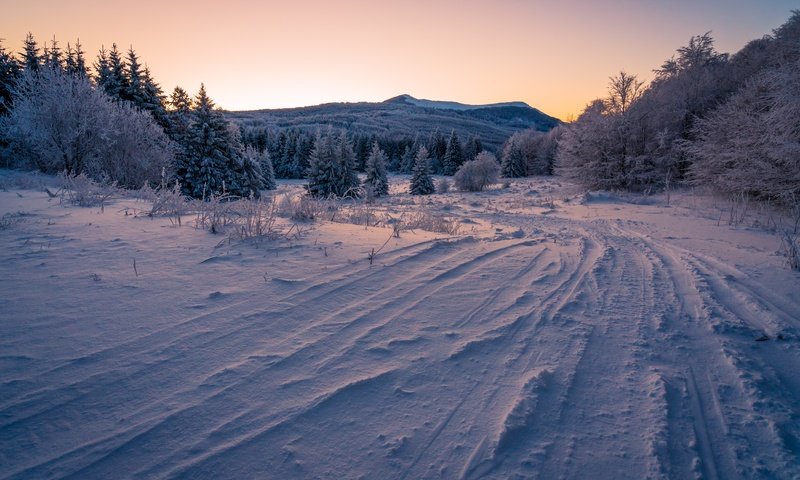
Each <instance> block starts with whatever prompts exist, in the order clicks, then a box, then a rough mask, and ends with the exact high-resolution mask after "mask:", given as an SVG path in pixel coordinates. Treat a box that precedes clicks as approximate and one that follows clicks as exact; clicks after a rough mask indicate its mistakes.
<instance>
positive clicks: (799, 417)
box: [0, 177, 800, 479]
mask: <svg viewBox="0 0 800 480" xmlns="http://www.w3.org/2000/svg"><path fill="white" fill-rule="evenodd" d="M404 180H405V179H403V178H401V177H398V178H395V179H394V183H395V184H394V185H393V190H394V191H400V190H402V189H403V188H404V186H403V184H402V182H403V181H404ZM23 186H25V185H23ZM7 188H8V190H7V191H0V216H3V215H5V214H8V215H5V216H3V222H2V223H1V224H0V225H1V226H0V278H2V283H0V478H2V479H10V478H78V479H87V478H103V479H105V478H213V479H218V478H230V479H239V478H276V479H285V478H331V479H334V478H335V479H339V478H383V479H419V478H466V479H472V478H498V479H501V478H502V479H505V478H541V479H555V478H634V479H639V478H680V479H683V478H708V479H729V478H798V477H799V476H800V368H798V367H800V293H798V292H799V290H798V286H800V275H799V274H798V273H797V272H792V271H790V270H788V269H787V268H786V267H785V266H784V260H785V259H784V258H782V257H781V256H779V255H777V254H776V251H777V250H778V248H779V241H778V239H777V237H776V236H775V235H773V234H770V233H768V232H765V231H763V230H762V229H759V228H753V227H752V226H751V225H752V224H753V223H754V222H756V221H759V222H761V223H762V224H763V223H766V222H767V216H768V213H766V212H763V211H756V210H754V211H752V212H751V214H750V216H749V217H748V219H747V221H746V222H745V223H743V224H741V225H739V226H736V227H734V226H730V225H728V224H727V222H726V221H725V219H727V213H726V212H727V209H728V208H729V206H728V205H726V204H724V202H721V201H717V200H714V199H712V198H710V197H705V196H699V195H693V194H691V193H690V192H683V193H682V194H674V195H673V196H672V199H671V202H670V205H669V206H667V205H666V201H665V199H664V198H663V197H655V198H649V199H641V198H639V199H637V198H633V200H635V201H634V202H632V201H631V199H628V200H625V199H623V198H619V197H616V196H613V195H592V196H589V197H587V196H584V195H582V194H581V193H580V192H579V191H578V190H577V189H576V188H575V187H571V186H568V185H560V184H559V183H558V181H555V180H552V179H526V180H523V181H518V182H513V184H512V185H511V186H510V188H507V189H498V190H493V191H489V192H484V193H480V194H462V193H451V194H447V195H435V196H432V197H430V198H425V199H414V198H411V197H409V196H407V195H404V194H398V195H396V196H393V197H391V198H390V199H389V200H387V201H384V202H383V203H380V204H379V206H378V208H380V209H386V210H388V211H389V212H390V213H393V214H399V212H400V211H402V210H409V209H418V208H421V206H420V205H418V204H419V203H421V204H422V206H424V207H425V208H428V209H430V210H432V211H434V212H438V213H443V214H447V215H452V216H455V217H458V218H460V219H461V220H462V222H463V223H462V229H461V230H462V232H463V234H461V235H456V236H452V235H444V234H436V233H427V232H423V231H421V230H416V231H413V232H412V231H402V232H401V235H400V238H399V239H398V238H391V240H389V242H388V243H387V245H386V247H385V248H384V249H383V250H382V251H380V253H379V254H378V255H376V257H375V260H374V262H373V264H372V265H370V262H369V261H368V260H367V254H368V252H370V251H371V249H373V248H375V249H376V250H377V249H378V248H379V247H380V246H381V245H382V244H384V242H386V241H387V239H389V238H390V237H391V230H390V229H387V228H373V227H363V226H357V225H346V224H339V223H326V222H317V223H314V224H308V225H304V226H302V232H303V233H302V235H294V236H287V237H284V238H281V239H278V240H273V241H269V242H261V243H258V244H254V243H252V242H245V243H241V242H239V243H237V242H228V241H226V240H225V238H224V237H221V236H220V235H212V234H210V233H208V232H205V231H202V230H197V229H194V228H192V227H191V226H190V224H191V219H192V217H191V216H190V217H186V218H185V219H184V221H183V222H182V224H183V226H182V227H178V226H175V225H173V222H171V221H170V220H169V219H168V218H148V217H141V216H135V215H132V213H134V212H135V211H137V210H142V209H145V208H147V205H145V204H144V203H142V202H141V201H137V200H132V199H117V200H114V201H113V202H112V203H111V204H110V205H107V206H106V207H105V208H104V209H103V211H100V209H98V208H79V207H63V206H59V204H58V201H57V200H51V199H49V198H48V196H47V195H46V194H45V193H42V192H41V191H40V190H41V189H39V188H33V186H31V188H30V189H19V188H18V187H15V186H14V185H11V186H10V187H9V186H8V185H7ZM283 188H284V189H291V188H297V186H296V185H294V186H292V185H289V186H284V187H283ZM645 200H646V201H645ZM723 215H725V219H722V220H721V218H723ZM134 262H135V268H134ZM767 337H768V339H767V340H764V341H756V339H764V338H767Z"/></svg>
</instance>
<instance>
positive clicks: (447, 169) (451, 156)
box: [442, 130, 464, 175]
mask: <svg viewBox="0 0 800 480" xmlns="http://www.w3.org/2000/svg"><path fill="white" fill-rule="evenodd" d="M463 164H464V153H463V150H462V149H461V142H460V141H459V140H458V135H456V131H455V130H453V133H451V134H450V141H448V142H447V150H446V151H445V154H444V158H442V174H443V175H455V173H456V172H457V171H458V169H459V168H461V165H463Z"/></svg>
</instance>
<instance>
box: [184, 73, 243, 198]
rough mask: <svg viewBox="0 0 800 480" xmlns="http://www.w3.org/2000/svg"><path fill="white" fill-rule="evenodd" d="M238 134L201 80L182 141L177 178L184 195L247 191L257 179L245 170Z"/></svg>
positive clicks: (237, 194)
mask: <svg viewBox="0 0 800 480" xmlns="http://www.w3.org/2000/svg"><path fill="white" fill-rule="evenodd" d="M238 134H239V133H238V130H236V129H235V128H233V127H232V126H231V125H229V124H228V122H227V121H226V120H225V117H223V115H222V112H220V111H219V110H217V109H216V107H215V105H214V102H213V101H212V100H211V98H210V97H209V96H208V94H207V93H206V89H205V85H202V84H201V85H200V91H199V92H198V93H197V96H196V97H195V100H194V109H193V110H192V120H191V124H190V126H189V131H188V138H187V140H186V144H185V145H186V149H185V154H186V165H185V171H184V172H183V176H182V178H179V179H178V180H179V182H180V183H181V188H182V190H183V192H184V194H185V195H188V196H191V197H194V198H209V197H210V196H211V195H220V194H228V195H234V196H244V197H246V196H249V195H250V193H251V188H252V185H253V184H254V183H257V179H254V178H251V177H250V176H249V172H248V171H246V170H245V167H244V164H243V158H242V157H243V155H244V152H243V146H242V144H241V142H240V140H239V138H238ZM253 193H256V192H253Z"/></svg>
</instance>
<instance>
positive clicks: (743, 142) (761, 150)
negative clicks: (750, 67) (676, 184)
mask: <svg viewBox="0 0 800 480" xmlns="http://www.w3.org/2000/svg"><path fill="white" fill-rule="evenodd" d="M798 78H800V60H795V61H793V62H791V63H788V64H784V65H782V66H780V67H778V68H774V69H768V70H765V71H763V72H762V73H761V74H759V75H757V76H756V77H754V78H753V79H751V80H750V81H749V82H748V83H747V84H746V86H745V87H744V88H743V89H742V90H740V91H739V92H738V93H736V94H735V95H734V96H733V97H731V99H730V100H729V101H728V102H726V103H725V104H724V105H722V106H720V107H719V108H718V109H716V110H715V111H713V112H712V113H711V114H709V115H708V116H707V117H706V118H704V119H701V120H700V121H699V122H698V123H697V125H696V126H695V136H696V141H694V142H693V143H692V144H691V145H690V146H689V147H688V151H689V153H690V154H691V155H692V159H693V164H692V167H691V170H690V173H691V178H692V180H693V181H694V182H696V183H698V184H701V185H711V186H713V187H714V188H716V189H717V190H719V191H722V192H726V193H734V194H746V195H753V196H756V197H760V198H767V199H772V200H778V201H784V202H795V201H800V135H798V132H800V83H799V82H798V81H797V79H798ZM790 199H791V200H790Z"/></svg>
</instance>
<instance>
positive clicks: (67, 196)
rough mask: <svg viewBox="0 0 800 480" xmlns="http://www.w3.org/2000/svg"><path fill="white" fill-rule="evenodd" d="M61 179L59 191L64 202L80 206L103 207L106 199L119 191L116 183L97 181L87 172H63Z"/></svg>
mask: <svg viewBox="0 0 800 480" xmlns="http://www.w3.org/2000/svg"><path fill="white" fill-rule="evenodd" d="M59 180H60V181H61V189H60V191H59V192H60V195H61V203H62V204H68V205H75V206H78V207H98V206H99V207H103V206H104V205H105V202H106V200H108V199H109V198H110V197H111V196H112V195H114V194H115V193H117V188H116V186H115V185H114V184H108V183H105V182H102V183H98V182H95V181H94V180H92V179H91V178H89V177H87V176H86V174H85V173H79V174H77V175H70V174H68V173H66V172H62V173H61V175H59Z"/></svg>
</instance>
